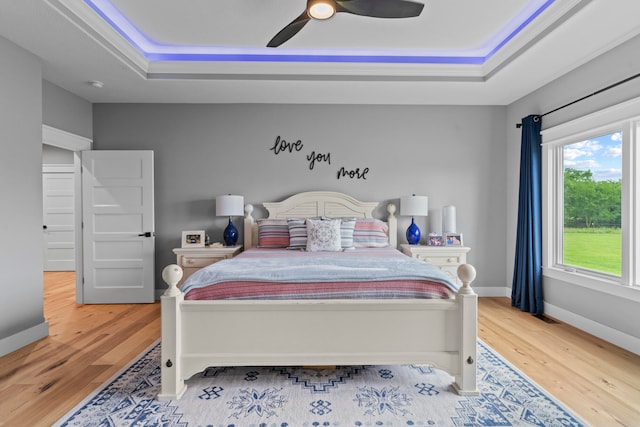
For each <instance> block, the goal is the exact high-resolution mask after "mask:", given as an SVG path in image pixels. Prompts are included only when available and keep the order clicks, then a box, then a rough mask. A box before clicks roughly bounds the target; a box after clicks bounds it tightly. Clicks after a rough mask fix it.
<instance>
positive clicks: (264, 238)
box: [258, 218, 289, 248]
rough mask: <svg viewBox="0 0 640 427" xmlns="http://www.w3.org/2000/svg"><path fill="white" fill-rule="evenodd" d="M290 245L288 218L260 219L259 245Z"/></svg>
mask: <svg viewBox="0 0 640 427" xmlns="http://www.w3.org/2000/svg"><path fill="white" fill-rule="evenodd" d="M288 246H289V226H288V225H287V220H286V219H268V218H265V219H259V220H258V247H260V248H286V247H288Z"/></svg>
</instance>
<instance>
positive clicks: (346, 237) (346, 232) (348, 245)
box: [340, 218, 356, 249]
mask: <svg viewBox="0 0 640 427" xmlns="http://www.w3.org/2000/svg"><path fill="white" fill-rule="evenodd" d="M355 226H356V219H355V218H342V219H341V220H340V246H342V249H354V248H355V246H354V245H353V232H354V229H355Z"/></svg>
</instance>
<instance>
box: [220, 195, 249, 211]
mask: <svg viewBox="0 0 640 427" xmlns="http://www.w3.org/2000/svg"><path fill="white" fill-rule="evenodd" d="M242 215H244V197H242V196H234V195H231V194H227V195H225V196H218V197H216V216H242Z"/></svg>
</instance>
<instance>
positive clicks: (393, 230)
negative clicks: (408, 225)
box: [387, 203, 398, 248]
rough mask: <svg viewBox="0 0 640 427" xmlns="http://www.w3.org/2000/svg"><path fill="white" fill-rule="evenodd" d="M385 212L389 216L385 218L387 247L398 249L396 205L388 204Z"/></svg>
mask: <svg viewBox="0 0 640 427" xmlns="http://www.w3.org/2000/svg"><path fill="white" fill-rule="evenodd" d="M387 212H388V213H389V216H388V217H387V225H388V226H389V245H391V247H393V248H397V247H398V231H397V230H398V218H396V216H395V213H396V205H395V204H393V203H389V204H388V205H387Z"/></svg>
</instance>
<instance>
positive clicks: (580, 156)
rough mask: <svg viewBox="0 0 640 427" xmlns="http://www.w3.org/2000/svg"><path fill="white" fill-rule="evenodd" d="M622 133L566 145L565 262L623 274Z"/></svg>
mask: <svg viewBox="0 0 640 427" xmlns="http://www.w3.org/2000/svg"><path fill="white" fill-rule="evenodd" d="M622 136H623V132H622V131H617V132H613V133H609V134H606V135H602V136H597V137H594V138H590V139H587V140H584V141H579V142H574V143H569V144H566V145H563V146H562V176H561V177H559V178H561V179H562V181H563V182H562V192H561V193H560V194H559V196H560V197H561V198H562V203H559V206H560V207H562V209H561V210H560V211H559V213H560V214H561V218H558V227H559V228H560V227H561V228H562V233H559V236H558V237H559V238H560V240H561V241H560V247H561V248H562V252H560V253H559V254H558V255H560V256H559V259H558V260H557V262H558V264H560V265H563V266H567V267H573V268H577V269H584V270H590V271H594V272H598V273H603V274H611V275H613V276H616V277H620V275H621V271H622V216H621V205H622Z"/></svg>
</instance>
